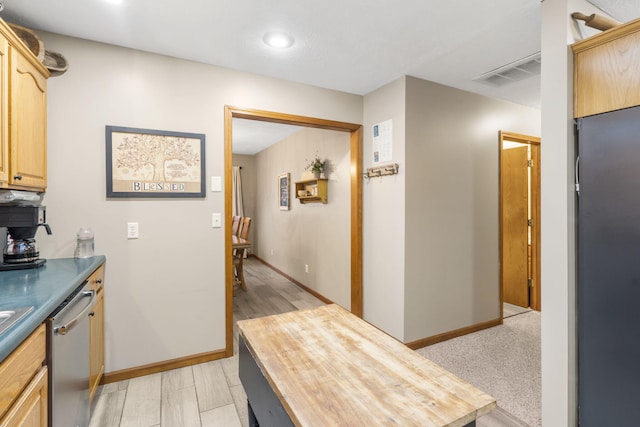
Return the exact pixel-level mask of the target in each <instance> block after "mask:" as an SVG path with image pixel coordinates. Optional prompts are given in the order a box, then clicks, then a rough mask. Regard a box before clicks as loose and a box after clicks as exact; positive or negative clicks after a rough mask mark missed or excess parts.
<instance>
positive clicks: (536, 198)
mask: <svg viewBox="0 0 640 427" xmlns="http://www.w3.org/2000/svg"><path fill="white" fill-rule="evenodd" d="M504 140H508V141H513V142H518V143H521V144H527V145H530V146H531V147H532V148H533V147H537V149H534V150H532V151H531V154H532V160H533V162H534V165H535V168H534V169H533V170H534V171H535V172H536V173H534V174H532V177H531V181H532V182H531V219H532V220H533V224H534V226H533V233H532V236H531V242H532V245H533V248H532V249H533V250H532V254H531V265H532V274H531V275H532V278H533V292H531V291H530V302H529V304H530V306H531V308H532V309H533V310H537V311H541V308H542V307H541V288H542V286H541V283H540V226H541V221H540V138H538V137H535V136H529V135H523V134H519V133H513V132H505V131H499V132H498V194H499V196H498V197H499V204H500V207H499V212H500V213H499V223H500V225H499V247H500V250H499V251H500V255H499V256H500V321H502V319H503V315H504V313H503V302H504V297H503V265H502V257H503V253H502V227H503V224H502V216H503V206H502V146H503V141H504Z"/></svg>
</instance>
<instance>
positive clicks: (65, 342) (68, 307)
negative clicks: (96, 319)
mask: <svg viewBox="0 0 640 427" xmlns="http://www.w3.org/2000/svg"><path fill="white" fill-rule="evenodd" d="M94 300H95V295H94V292H93V291H91V290H89V283H88V282H87V281H85V282H84V283H83V284H82V285H80V286H78V287H77V288H76V289H75V290H74V291H73V292H72V293H71V295H69V297H67V299H66V300H65V301H64V302H63V303H62V304H60V306H59V307H58V308H57V309H56V310H55V311H54V312H53V313H51V315H50V316H49V318H48V319H47V334H48V336H47V343H48V351H47V354H48V358H49V359H48V366H49V384H50V391H51V392H50V394H49V425H50V426H53V427H86V426H88V425H89V316H90V315H92V314H93V307H94V304H95V301H94Z"/></svg>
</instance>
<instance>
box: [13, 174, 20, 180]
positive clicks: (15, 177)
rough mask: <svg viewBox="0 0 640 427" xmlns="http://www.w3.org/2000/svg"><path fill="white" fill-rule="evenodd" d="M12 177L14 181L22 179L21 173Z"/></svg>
mask: <svg viewBox="0 0 640 427" xmlns="http://www.w3.org/2000/svg"><path fill="white" fill-rule="evenodd" d="M13 179H15V180H16V181H20V180H21V179H22V175H15V176H14V177H13Z"/></svg>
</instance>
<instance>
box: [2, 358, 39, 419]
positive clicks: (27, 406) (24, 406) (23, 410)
mask: <svg viewBox="0 0 640 427" xmlns="http://www.w3.org/2000/svg"><path fill="white" fill-rule="evenodd" d="M47 389H48V381H47V367H46V366H44V367H43V368H42V369H40V371H39V372H38V374H37V375H36V376H35V378H34V379H33V380H32V381H31V383H29V386H28V387H27V388H26V389H25V391H24V392H23V393H22V394H21V395H20V398H19V399H18V400H17V401H16V403H15V404H14V405H13V406H12V407H11V409H10V410H9V412H8V413H7V416H6V417H4V418H3V419H2V420H1V421H0V427H47Z"/></svg>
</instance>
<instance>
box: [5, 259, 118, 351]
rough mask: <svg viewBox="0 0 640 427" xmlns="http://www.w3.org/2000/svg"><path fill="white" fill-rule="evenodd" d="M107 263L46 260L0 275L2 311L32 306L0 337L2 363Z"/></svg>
mask: <svg viewBox="0 0 640 427" xmlns="http://www.w3.org/2000/svg"><path fill="white" fill-rule="evenodd" d="M105 261H106V258H105V257H104V256H103V255H98V256H94V257H91V258H83V259H75V258H59V259H47V262H46V263H45V264H44V266H42V267H40V268H33V269H26V270H13V271H1V272H0V311H2V310H11V309H16V308H21V307H27V306H33V307H34V308H33V311H31V312H30V313H29V314H27V315H26V316H24V317H23V318H22V319H20V320H19V321H18V322H17V323H16V324H15V325H13V326H12V327H11V328H9V329H8V330H7V331H5V332H4V333H2V334H0V362H2V361H3V360H4V359H5V358H6V357H7V356H8V355H9V354H11V352H12V351H13V350H14V349H15V348H16V347H18V345H20V343H21V342H22V341H24V339H25V338H27V337H28V336H29V335H30V334H31V332H33V331H34V330H35V329H36V328H37V327H38V326H39V325H40V324H41V323H42V322H44V320H45V319H46V318H47V317H48V316H49V314H51V313H52V312H53V310H55V309H56V308H57V307H58V306H59V305H60V303H61V302H62V301H64V300H65V298H66V297H67V296H68V295H69V294H70V293H71V292H72V291H73V290H74V289H75V288H77V287H78V286H80V285H81V284H82V282H84V281H85V280H86V279H87V278H88V277H89V275H91V273H93V272H94V271H95V270H96V269H97V268H98V267H100V265H102V264H103V263H104V262H105Z"/></svg>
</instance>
